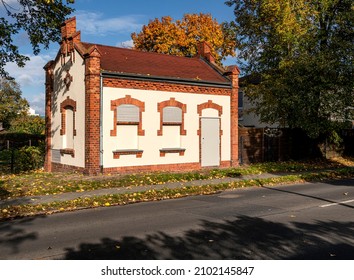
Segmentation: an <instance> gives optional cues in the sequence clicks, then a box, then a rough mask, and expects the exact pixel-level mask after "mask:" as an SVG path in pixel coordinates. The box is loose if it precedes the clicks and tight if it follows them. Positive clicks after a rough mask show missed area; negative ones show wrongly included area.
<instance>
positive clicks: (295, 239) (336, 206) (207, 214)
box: [0, 178, 354, 260]
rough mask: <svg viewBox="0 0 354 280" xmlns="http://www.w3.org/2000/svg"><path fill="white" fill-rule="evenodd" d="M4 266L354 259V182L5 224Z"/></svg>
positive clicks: (0, 251) (1, 237)
mask: <svg viewBox="0 0 354 280" xmlns="http://www.w3.org/2000/svg"><path fill="white" fill-rule="evenodd" d="M0 259H12V260H15V259H354V178H353V179H348V180H341V181H331V182H327V183H307V184H303V185H294V186H281V187H272V188H266V187H264V188H245V189H239V190H235V191H225V192H221V193H219V194H216V195H209V196H194V197H188V198H182V199H176V200H166V201H159V202H146V203H140V204H133V205H128V206H117V207H107V208H97V209H90V210H82V211H76V212H69V213H61V214H55V215H51V216H45V217H33V218H26V219H19V220H15V221H7V222H0Z"/></svg>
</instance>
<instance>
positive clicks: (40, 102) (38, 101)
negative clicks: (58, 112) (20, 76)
mask: <svg viewBox="0 0 354 280" xmlns="http://www.w3.org/2000/svg"><path fill="white" fill-rule="evenodd" d="M28 101H29V103H30V106H31V108H32V109H34V110H35V111H36V114H39V115H41V116H44V114H45V109H44V104H45V94H44V93H39V94H38V95H35V96H34V97H32V98H31V99H29V100H28Z"/></svg>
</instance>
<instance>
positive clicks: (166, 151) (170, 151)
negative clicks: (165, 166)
mask: <svg viewBox="0 0 354 280" xmlns="http://www.w3.org/2000/svg"><path fill="white" fill-rule="evenodd" d="M185 151H186V149H184V148H163V149H160V157H164V156H165V155H166V154H173V153H174V154H179V155H180V156H184V152H185Z"/></svg>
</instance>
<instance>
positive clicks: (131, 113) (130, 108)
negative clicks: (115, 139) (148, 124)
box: [117, 104, 140, 124]
mask: <svg viewBox="0 0 354 280" xmlns="http://www.w3.org/2000/svg"><path fill="white" fill-rule="evenodd" d="M139 114H140V111H139V107H137V106H135V105H131V104H124V105H120V106H118V107H117V122H118V123H135V124H136V123H139V121H140V116H139Z"/></svg>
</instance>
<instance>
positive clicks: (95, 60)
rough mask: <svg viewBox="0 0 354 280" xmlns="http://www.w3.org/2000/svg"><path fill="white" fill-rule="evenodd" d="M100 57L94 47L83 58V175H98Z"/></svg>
mask: <svg viewBox="0 0 354 280" xmlns="http://www.w3.org/2000/svg"><path fill="white" fill-rule="evenodd" d="M100 58H101V55H100V53H99V51H98V49H97V47H96V46H94V47H93V48H92V49H90V51H89V52H88V54H87V55H86V57H85V114H86V118H85V173H87V174H90V175H96V174H98V173H100V117H101V116H100V104H101V100H100V99H101V92H100V91H101V83H100V72H101V59H100Z"/></svg>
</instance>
